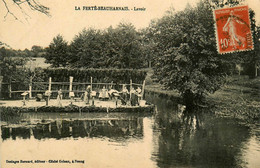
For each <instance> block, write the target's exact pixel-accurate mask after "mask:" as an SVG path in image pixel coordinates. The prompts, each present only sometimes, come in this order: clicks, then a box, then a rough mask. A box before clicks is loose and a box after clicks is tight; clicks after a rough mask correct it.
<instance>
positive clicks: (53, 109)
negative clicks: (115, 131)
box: [0, 105, 155, 118]
mask: <svg viewBox="0 0 260 168" xmlns="http://www.w3.org/2000/svg"><path fill="white" fill-rule="evenodd" d="M154 108H155V107H154V105H149V106H147V107H117V108H106V107H97V106H84V107H80V106H76V105H68V106H64V107H57V106H40V107H5V106H1V107H0V111H2V112H1V113H0V116H2V117H5V118H6V117H7V116H8V115H10V116H15V115H18V114H19V113H30V112H32V113H33V112H48V113H57V112H61V113H62V112H63V113H79V112H83V113H84V112H87V113H89V112H90V113H107V112H110V113H113V112H124V113H137V112H140V113H151V112H154Z"/></svg>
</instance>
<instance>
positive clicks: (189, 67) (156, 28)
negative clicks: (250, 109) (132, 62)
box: [150, 2, 225, 108]
mask: <svg viewBox="0 0 260 168" xmlns="http://www.w3.org/2000/svg"><path fill="white" fill-rule="evenodd" d="M212 15H213V13H212V10H211V7H210V6H209V4H207V3H203V2H200V3H198V5H197V7H195V8H191V7H189V6H187V8H186V9H185V10H184V11H181V12H177V13H175V14H174V13H173V12H168V13H167V14H166V15H165V16H164V17H163V18H161V19H159V20H158V21H157V22H155V23H154V24H153V25H151V28H150V31H152V34H154V36H153V40H154V41H155V42H156V47H155V50H154V52H156V53H157V55H158V58H157V59H156V62H155V67H154V72H155V75H156V76H157V78H158V80H159V81H160V83H162V84H164V85H165V87H166V88H167V89H176V90H178V91H179V92H180V94H181V96H182V97H183V100H184V103H185V104H186V106H187V108H192V107H193V106H194V105H197V104H199V103H201V101H202V99H203V98H204V96H205V95H206V94H208V93H214V92H215V91H216V90H217V89H219V88H220V86H221V84H222V83H223V82H224V80H223V77H224V74H225V61H224V57H225V56H223V55H219V54H218V53H217V50H216V39H215V32H214V31H215V30H214V21H213V16H212Z"/></svg>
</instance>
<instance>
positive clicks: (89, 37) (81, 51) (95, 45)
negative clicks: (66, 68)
mask: <svg viewBox="0 0 260 168" xmlns="http://www.w3.org/2000/svg"><path fill="white" fill-rule="evenodd" d="M102 41H103V37H102V32H101V31H100V30H95V29H92V28H90V29H87V30H86V29H84V30H83V31H81V32H80V33H79V34H78V35H76V36H75V38H74V39H73V41H72V43H71V45H70V59H69V63H70V66H72V67H85V68H97V67H99V63H100V62H102V61H103V60H100V59H101V58H100V57H102V50H103V49H104V46H103V43H102Z"/></svg>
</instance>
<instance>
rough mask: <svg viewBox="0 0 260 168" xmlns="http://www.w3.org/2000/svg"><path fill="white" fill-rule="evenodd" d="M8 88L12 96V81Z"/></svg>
mask: <svg viewBox="0 0 260 168" xmlns="http://www.w3.org/2000/svg"><path fill="white" fill-rule="evenodd" d="M8 89H9V98H12V84H11V81H10V83H9V85H8Z"/></svg>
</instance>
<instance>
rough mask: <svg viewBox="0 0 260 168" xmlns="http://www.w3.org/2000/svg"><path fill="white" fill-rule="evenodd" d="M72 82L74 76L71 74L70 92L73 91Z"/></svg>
mask: <svg viewBox="0 0 260 168" xmlns="http://www.w3.org/2000/svg"><path fill="white" fill-rule="evenodd" d="M72 82H73V76H70V89H69V91H70V92H72Z"/></svg>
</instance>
